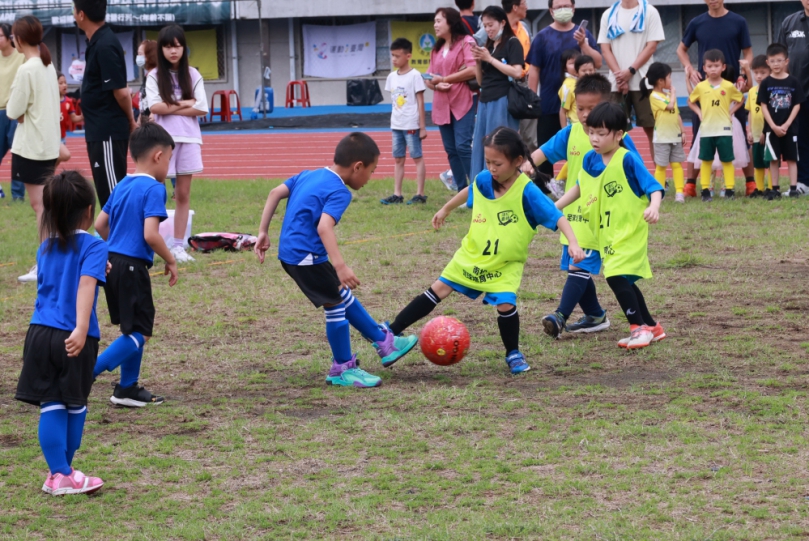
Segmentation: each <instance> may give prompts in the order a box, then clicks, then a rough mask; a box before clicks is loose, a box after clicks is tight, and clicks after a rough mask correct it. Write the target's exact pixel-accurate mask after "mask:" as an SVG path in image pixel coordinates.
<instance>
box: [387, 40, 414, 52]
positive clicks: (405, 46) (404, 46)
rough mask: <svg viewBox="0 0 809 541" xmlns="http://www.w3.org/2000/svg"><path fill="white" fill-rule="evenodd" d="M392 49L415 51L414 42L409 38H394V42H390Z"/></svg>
mask: <svg viewBox="0 0 809 541" xmlns="http://www.w3.org/2000/svg"><path fill="white" fill-rule="evenodd" d="M390 50H391V51H404V52H406V53H412V52H413V44H412V43H410V40H409V39H407V38H396V39H395V40H393V43H391V44H390Z"/></svg>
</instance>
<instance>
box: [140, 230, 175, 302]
mask: <svg viewBox="0 0 809 541" xmlns="http://www.w3.org/2000/svg"><path fill="white" fill-rule="evenodd" d="M143 239H144V240H145V241H146V243H147V244H148V245H149V246H151V247H152V250H154V252H155V253H156V254H157V255H159V256H160V257H162V258H163V261H165V262H166V271H165V272H164V274H168V275H169V287H170V286H173V285H174V284H176V283H177V260H175V259H174V256H173V255H171V251H169V247H168V246H166V241H165V240H163V237H162V236H160V218H158V217H157V216H149V217H148V218H146V220H145V221H144V222H143Z"/></svg>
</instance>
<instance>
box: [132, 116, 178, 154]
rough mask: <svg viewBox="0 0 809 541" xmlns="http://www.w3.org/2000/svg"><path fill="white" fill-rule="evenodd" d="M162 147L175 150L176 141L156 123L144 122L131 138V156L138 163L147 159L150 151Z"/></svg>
mask: <svg viewBox="0 0 809 541" xmlns="http://www.w3.org/2000/svg"><path fill="white" fill-rule="evenodd" d="M157 147H160V148H166V147H171V148H172V149H173V148H174V139H172V137H171V135H169V132H167V131H166V129H165V128H164V127H163V126H161V125H160V124H156V123H155V122H144V123H142V124H141V125H140V127H139V128H138V129H136V130H135V131H133V132H132V135H130V136H129V154H131V155H132V159H133V160H135V161H136V162H137V161H138V160H140V159H141V158H145V157H146V154H148V153H149V151H151V150H153V149H155V148H157Z"/></svg>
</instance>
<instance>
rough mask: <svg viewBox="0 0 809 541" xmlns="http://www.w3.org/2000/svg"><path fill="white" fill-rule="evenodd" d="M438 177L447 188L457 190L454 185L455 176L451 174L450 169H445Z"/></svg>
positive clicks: (452, 190)
mask: <svg viewBox="0 0 809 541" xmlns="http://www.w3.org/2000/svg"><path fill="white" fill-rule="evenodd" d="M438 179H439V180H440V181H441V182H442V183H443V184H444V186H446V187H447V190H449V191H451V192H454V191H457V188H456V187H455V177H453V175H452V169H447V170H446V171H444V172H443V173H441V174H440V175H438Z"/></svg>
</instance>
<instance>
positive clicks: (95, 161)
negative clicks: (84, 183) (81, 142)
mask: <svg viewBox="0 0 809 541" xmlns="http://www.w3.org/2000/svg"><path fill="white" fill-rule="evenodd" d="M128 148H129V141H128V140H127V139H122V140H120V141H117V140H113V139H112V138H110V139H107V140H106V141H87V157H88V158H89V159H90V170H91V171H92V172H93V184H95V186H96V193H97V194H98V201H99V202H100V203H101V207H100V208H102V209H103V208H104V205H106V204H107V200H108V199H109V198H110V194H111V193H112V190H114V189H115V186H117V185H118V183H119V182H120V181H121V180H123V178H124V177H125V176H126V152H127V149H128Z"/></svg>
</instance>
